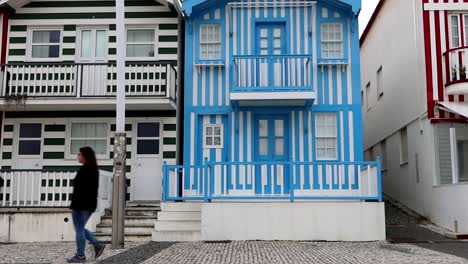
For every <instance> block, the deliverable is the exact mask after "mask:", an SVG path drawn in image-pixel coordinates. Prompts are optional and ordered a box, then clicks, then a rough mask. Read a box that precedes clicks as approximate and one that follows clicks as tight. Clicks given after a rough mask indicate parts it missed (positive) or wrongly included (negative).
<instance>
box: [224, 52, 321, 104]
mask: <svg viewBox="0 0 468 264" xmlns="http://www.w3.org/2000/svg"><path fill="white" fill-rule="evenodd" d="M311 76H312V55H277V56H276V55H275V56H270V55H267V56H265V55H240V56H234V82H233V86H232V87H231V92H230V99H231V101H232V102H234V103H238V104H239V105H253V106H268V105H275V106H277V105H288V106H291V105H305V104H307V103H310V102H313V100H315V99H316V94H315V91H314V87H313V82H312V77H311Z"/></svg>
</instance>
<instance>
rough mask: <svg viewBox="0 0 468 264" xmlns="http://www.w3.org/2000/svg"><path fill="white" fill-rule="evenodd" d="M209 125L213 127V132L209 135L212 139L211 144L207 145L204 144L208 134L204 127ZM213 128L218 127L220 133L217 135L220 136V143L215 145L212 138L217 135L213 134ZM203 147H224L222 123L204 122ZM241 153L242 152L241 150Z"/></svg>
mask: <svg viewBox="0 0 468 264" xmlns="http://www.w3.org/2000/svg"><path fill="white" fill-rule="evenodd" d="M209 127H211V128H212V129H213V131H212V132H213V134H212V135H210V136H209V137H211V138H212V139H213V140H212V144H211V145H207V144H206V138H207V137H208V135H207V134H206V129H207V128H209ZM215 128H220V130H221V131H220V135H219V138H220V142H219V143H220V144H219V145H215V144H214V139H215V138H216V137H217V136H216V135H215V134H214V130H215ZM203 148H204V149H222V148H224V125H223V124H222V123H220V124H219V123H216V124H206V125H204V126H203ZM241 153H242V152H241Z"/></svg>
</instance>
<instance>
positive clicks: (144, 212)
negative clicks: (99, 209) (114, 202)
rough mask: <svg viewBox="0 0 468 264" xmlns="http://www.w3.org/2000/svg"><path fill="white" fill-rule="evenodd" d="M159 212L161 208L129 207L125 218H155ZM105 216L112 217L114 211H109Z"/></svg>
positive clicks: (126, 209)
mask: <svg viewBox="0 0 468 264" xmlns="http://www.w3.org/2000/svg"><path fill="white" fill-rule="evenodd" d="M159 211H161V208H160V207H127V208H125V216H155V215H156V214H157V213H158V212H159ZM104 215H105V216H112V210H110V209H107V210H106V211H105V214H104Z"/></svg>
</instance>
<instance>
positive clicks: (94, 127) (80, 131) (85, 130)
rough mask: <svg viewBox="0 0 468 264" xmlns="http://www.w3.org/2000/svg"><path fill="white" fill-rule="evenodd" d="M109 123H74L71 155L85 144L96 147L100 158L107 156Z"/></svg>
mask: <svg viewBox="0 0 468 264" xmlns="http://www.w3.org/2000/svg"><path fill="white" fill-rule="evenodd" d="M107 128H108V125H107V123H72V124H71V131H70V145H69V146H70V147H69V155H70V156H73V155H75V154H77V153H78V152H79V151H80V148H81V147H83V146H89V147H91V148H93V149H94V151H95V152H96V155H97V157H98V158H106V157H107V137H108V131H107Z"/></svg>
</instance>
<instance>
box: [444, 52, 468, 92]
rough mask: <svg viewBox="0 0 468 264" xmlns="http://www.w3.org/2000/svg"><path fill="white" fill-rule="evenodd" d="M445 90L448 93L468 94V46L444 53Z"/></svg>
mask: <svg viewBox="0 0 468 264" xmlns="http://www.w3.org/2000/svg"><path fill="white" fill-rule="evenodd" d="M444 66H445V67H444V69H445V72H446V76H445V92H446V94H448V95H461V94H468V77H467V72H466V68H467V66H468V46H465V47H460V48H455V49H451V50H448V51H447V52H445V53H444Z"/></svg>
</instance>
